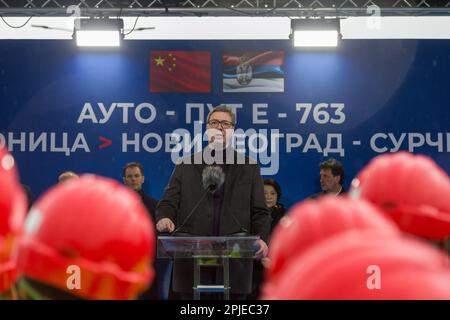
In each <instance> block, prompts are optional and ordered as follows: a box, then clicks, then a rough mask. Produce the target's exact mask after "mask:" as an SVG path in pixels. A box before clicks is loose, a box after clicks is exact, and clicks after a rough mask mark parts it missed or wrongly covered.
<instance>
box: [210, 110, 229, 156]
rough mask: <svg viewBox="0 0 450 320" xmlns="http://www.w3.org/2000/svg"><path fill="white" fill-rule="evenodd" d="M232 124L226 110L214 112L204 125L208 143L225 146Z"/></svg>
mask: <svg viewBox="0 0 450 320" xmlns="http://www.w3.org/2000/svg"><path fill="white" fill-rule="evenodd" d="M233 128H234V124H233V122H232V118H231V115H230V114H229V113H228V112H222V111H217V112H214V113H213V114H212V115H211V116H210V118H209V121H208V124H207V125H206V129H207V130H208V131H207V134H208V139H209V143H212V144H213V145H214V146H217V147H222V148H225V147H226V146H227V145H228V143H229V141H230V139H231V136H232V135H233Z"/></svg>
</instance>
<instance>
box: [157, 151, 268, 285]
mask: <svg viewBox="0 0 450 320" xmlns="http://www.w3.org/2000/svg"><path fill="white" fill-rule="evenodd" d="M197 155H198V154H197ZM234 156H235V160H238V159H239V160H240V161H241V162H245V164H238V163H236V161H235V163H234V164H227V165H226V170H225V172H226V180H225V184H224V201H223V206H222V210H221V217H220V232H219V234H220V235H230V234H233V233H237V232H241V231H242V229H243V228H244V229H246V230H248V231H249V232H250V234H252V235H259V236H260V237H261V238H262V239H263V240H264V241H266V242H267V239H268V236H269V230H270V215H269V211H268V209H267V207H266V204H265V198H264V186H263V180H262V178H261V175H260V168H259V166H258V165H257V164H256V163H254V161H252V160H250V159H249V158H247V157H244V156H241V155H240V154H237V153H236V152H235V153H234ZM194 159H195V155H193V156H190V157H188V158H185V159H183V160H184V162H185V163H181V164H178V165H176V166H175V169H174V171H173V173H172V176H171V178H170V181H169V184H168V185H167V187H166V189H165V192H164V195H163V197H162V199H161V201H160V202H159V203H158V206H157V209H156V221H159V220H161V219H163V218H169V219H171V220H172V221H173V222H174V223H175V227H178V226H179V225H180V224H181V223H182V222H183V221H184V220H185V218H186V217H187V216H188V215H189V213H190V212H191V210H192V208H194V206H195V205H196V204H197V202H198V201H199V199H200V198H201V197H202V196H203V195H204V193H205V190H204V188H203V186H202V172H203V169H204V168H205V167H206V165H205V164H193V161H194ZM189 161H190V163H191V164H189V163H186V162H189ZM241 162H239V163H241ZM233 215H234V217H233ZM180 231H183V232H186V233H190V234H193V235H198V236H210V235H212V232H213V198H212V195H211V194H208V195H207V197H206V198H205V199H204V200H203V201H202V202H201V203H200V205H199V206H198V208H197V209H196V210H195V212H194V214H192V216H191V217H190V218H189V220H188V221H187V222H186V223H185V225H184V227H183V228H182V230H180ZM232 260H235V259H232ZM233 262H234V263H233V264H231V266H230V283H231V288H232V289H231V290H232V291H231V292H233V293H247V292H250V290H251V276H252V267H251V264H250V266H248V263H247V262H248V261H247V262H245V263H242V264H240V263H239V262H238V261H233ZM233 265H234V267H233ZM248 277H250V281H243V279H244V278H245V279H247V278H248ZM192 284H193V267H192V263H191V262H189V261H182V260H176V261H175V263H174V270H173V287H174V291H177V292H192Z"/></svg>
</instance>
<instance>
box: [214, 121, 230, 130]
mask: <svg viewBox="0 0 450 320" xmlns="http://www.w3.org/2000/svg"><path fill="white" fill-rule="evenodd" d="M208 125H209V126H210V127H211V128H218V127H219V125H221V126H222V128H224V129H231V128H233V127H234V123H233V122H231V121H227V120H222V121H219V120H209V121H208Z"/></svg>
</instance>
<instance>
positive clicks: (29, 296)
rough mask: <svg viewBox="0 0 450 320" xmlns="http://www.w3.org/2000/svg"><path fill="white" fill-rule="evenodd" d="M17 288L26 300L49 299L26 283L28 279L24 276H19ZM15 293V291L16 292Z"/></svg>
mask: <svg viewBox="0 0 450 320" xmlns="http://www.w3.org/2000/svg"><path fill="white" fill-rule="evenodd" d="M17 286H18V290H19V292H20V297H19V298H22V299H26V300H51V299H50V298H49V297H47V296H45V295H43V294H41V293H40V292H39V290H36V289H35V288H33V286H32V285H30V284H29V283H28V281H27V280H26V279H24V278H21V279H20V280H19V281H18V285H17ZM16 295H17V292H16Z"/></svg>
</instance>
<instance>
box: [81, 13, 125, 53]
mask: <svg viewBox="0 0 450 320" xmlns="http://www.w3.org/2000/svg"><path fill="white" fill-rule="evenodd" d="M74 30H75V32H74V38H75V40H76V43H77V46H79V47H80V46H82V47H119V46H120V42H121V40H122V38H123V20H122V19H108V18H99V19H94V18H91V19H76V20H75V29H74Z"/></svg>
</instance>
